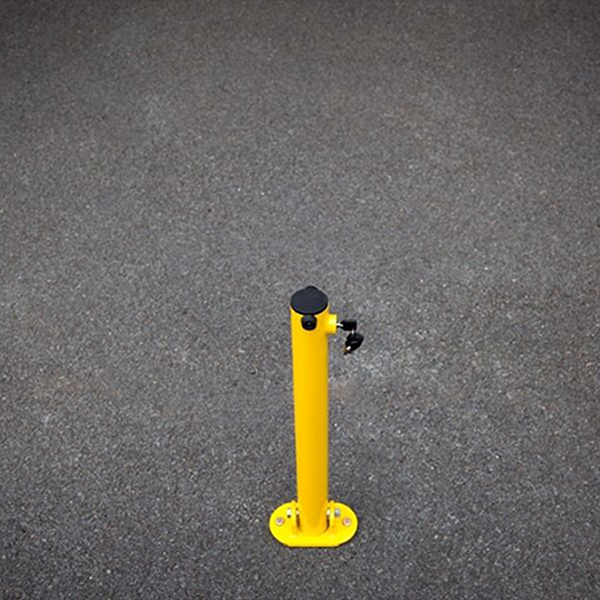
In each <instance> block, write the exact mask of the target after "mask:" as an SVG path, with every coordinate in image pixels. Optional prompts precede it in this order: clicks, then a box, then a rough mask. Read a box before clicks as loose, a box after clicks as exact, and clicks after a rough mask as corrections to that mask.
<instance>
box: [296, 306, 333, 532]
mask: <svg viewBox="0 0 600 600" xmlns="http://www.w3.org/2000/svg"><path fill="white" fill-rule="evenodd" d="M290 316H291V329H292V366H293V384H294V421H295V430H296V476H297V487H298V510H299V527H300V530H301V531H302V532H303V533H306V534H309V535H319V534H321V533H323V532H324V531H325V530H326V529H327V503H328V500H329V498H328V356H327V355H328V352H327V347H328V343H327V338H328V336H329V335H330V334H334V333H335V332H336V322H337V320H336V316H335V315H332V314H330V313H329V307H327V308H326V309H325V311H324V312H322V313H320V314H318V315H316V321H317V324H316V327H315V329H313V330H306V329H305V328H304V327H303V325H302V316H303V315H301V314H299V313H297V312H296V311H295V310H294V309H293V308H290Z"/></svg>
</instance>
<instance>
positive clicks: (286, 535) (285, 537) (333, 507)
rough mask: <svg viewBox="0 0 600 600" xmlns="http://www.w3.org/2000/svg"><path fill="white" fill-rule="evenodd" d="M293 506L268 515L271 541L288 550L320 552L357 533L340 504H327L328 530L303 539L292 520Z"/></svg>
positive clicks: (347, 510) (350, 514) (351, 513)
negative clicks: (302, 549)
mask: <svg viewBox="0 0 600 600" xmlns="http://www.w3.org/2000/svg"><path fill="white" fill-rule="evenodd" d="M297 506H298V505H297V503H296V502H286V503H285V504H282V505H281V506H280V507H279V508H276V509H275V510H274V511H273V514H272V515H271V519H270V521H269V528H270V530H271V533H272V534H273V537H274V538H275V539H276V540H277V541H279V542H281V543H282V544H285V545H286V546H291V547H303V548H324V547H333V546H339V545H341V544H344V543H346V542H347V541H349V540H350V539H352V538H353V537H354V534H355V533H356V530H357V529H358V518H357V517H356V515H355V514H354V511H353V510H352V509H351V508H350V507H349V506H346V505H345V504H342V503H341V502H330V503H329V514H330V518H329V527H328V528H327V529H326V530H325V531H324V532H323V533H321V534H320V535H307V534H305V533H303V532H302V530H301V528H300V527H299V523H298V520H297V519H296V518H294V515H295V514H296V508H297Z"/></svg>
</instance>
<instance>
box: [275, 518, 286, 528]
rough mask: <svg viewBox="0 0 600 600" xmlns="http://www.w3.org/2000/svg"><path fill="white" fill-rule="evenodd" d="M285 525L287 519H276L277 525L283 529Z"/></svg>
mask: <svg viewBox="0 0 600 600" xmlns="http://www.w3.org/2000/svg"><path fill="white" fill-rule="evenodd" d="M284 523H285V519H284V518H283V517H277V518H276V519H275V525H277V526H278V527H281V526H282V525H283V524H284Z"/></svg>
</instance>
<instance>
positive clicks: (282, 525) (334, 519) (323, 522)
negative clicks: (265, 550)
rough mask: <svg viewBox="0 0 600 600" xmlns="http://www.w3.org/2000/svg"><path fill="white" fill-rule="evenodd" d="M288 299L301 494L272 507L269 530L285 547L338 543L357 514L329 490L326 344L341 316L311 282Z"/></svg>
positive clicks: (352, 528)
mask: <svg viewBox="0 0 600 600" xmlns="http://www.w3.org/2000/svg"><path fill="white" fill-rule="evenodd" d="M290 304H291V308H290V318H291V332H292V367H293V383H294V422H295V432H296V477H297V492H298V496H297V500H292V501H291V502H286V503H285V504H282V505H280V506H278V507H277V508H276V509H275V510H274V511H273V513H272V514H271V518H270V519H269V529H270V530H271V533H272V534H273V536H274V537H275V539H277V540H278V541H280V542H281V543H282V544H285V545H286V546H295V547H298V546H301V547H326V546H330V547H332V546H339V545H340V544H343V543H345V542H347V541H348V540H350V539H351V538H352V537H353V536H354V534H355V533H356V530H357V528H358V518H357V517H356V515H355V514H354V511H353V510H352V509H351V508H350V507H349V506H346V505H345V504H343V503H341V502H335V501H333V500H331V499H330V498H329V495H328V466H329V465H328V460H329V459H328V445H329V444H328V420H329V419H328V414H327V413H328V406H327V404H328V393H327V391H328V390H327V388H328V353H327V346H328V337H329V336H330V335H331V334H334V333H335V332H336V330H337V318H336V315H333V314H331V313H330V312H329V300H328V299H327V296H326V295H325V294H324V293H323V292H321V291H319V290H318V289H317V288H315V287H312V286H309V287H307V288H304V289H303V290H299V291H298V292H296V293H295V294H294V295H293V296H292V300H291V303H290ZM342 327H343V324H342Z"/></svg>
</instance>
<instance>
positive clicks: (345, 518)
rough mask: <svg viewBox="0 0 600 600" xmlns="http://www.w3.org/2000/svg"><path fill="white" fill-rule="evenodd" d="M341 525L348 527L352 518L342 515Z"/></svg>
mask: <svg viewBox="0 0 600 600" xmlns="http://www.w3.org/2000/svg"><path fill="white" fill-rule="evenodd" d="M342 525H343V526H344V527H350V525H352V519H351V518H350V517H344V518H343V519H342Z"/></svg>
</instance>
